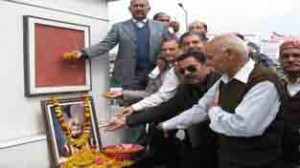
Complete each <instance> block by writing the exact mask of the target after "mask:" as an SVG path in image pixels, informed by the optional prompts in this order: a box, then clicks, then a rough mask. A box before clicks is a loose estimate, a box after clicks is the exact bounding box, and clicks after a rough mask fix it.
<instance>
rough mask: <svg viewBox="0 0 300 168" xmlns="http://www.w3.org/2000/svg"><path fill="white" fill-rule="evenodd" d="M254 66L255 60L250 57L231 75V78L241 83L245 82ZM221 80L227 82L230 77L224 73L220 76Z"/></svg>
mask: <svg viewBox="0 0 300 168" xmlns="http://www.w3.org/2000/svg"><path fill="white" fill-rule="evenodd" d="M254 66H255V62H254V61H253V60H252V59H251V58H250V59H249V60H248V61H247V62H246V64H245V65H244V66H243V67H242V68H241V69H240V70H239V71H238V72H237V73H236V74H235V75H234V76H233V78H232V79H236V80H238V81H240V82H243V83H247V82H248V79H249V76H250V73H251V72H252V70H253V69H254ZM221 80H222V81H223V82H224V83H227V82H229V81H230V80H231V79H230V78H229V77H228V75H227V74H224V75H223V76H222V77H221Z"/></svg>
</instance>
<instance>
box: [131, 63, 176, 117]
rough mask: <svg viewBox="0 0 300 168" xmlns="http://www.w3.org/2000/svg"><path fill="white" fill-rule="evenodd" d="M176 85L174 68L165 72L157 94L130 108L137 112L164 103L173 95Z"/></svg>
mask: <svg viewBox="0 0 300 168" xmlns="http://www.w3.org/2000/svg"><path fill="white" fill-rule="evenodd" d="M178 85H179V79H178V77H177V75H176V74H175V70H174V67H172V68H171V69H169V70H168V71H167V72H166V74H165V76H164V78H163V82H162V86H161V87H160V88H159V90H158V91H157V92H155V93H153V94H152V95H150V96H148V97H145V98H144V99H143V100H140V101H139V102H137V103H135V104H133V105H132V106H131V107H132V108H133V109H134V110H135V111H139V110H143V109H145V108H148V107H154V106H157V105H159V104H161V103H163V102H166V101H168V100H169V99H170V98H172V97H173V96H174V95H175V93H176V90H177V87H178Z"/></svg>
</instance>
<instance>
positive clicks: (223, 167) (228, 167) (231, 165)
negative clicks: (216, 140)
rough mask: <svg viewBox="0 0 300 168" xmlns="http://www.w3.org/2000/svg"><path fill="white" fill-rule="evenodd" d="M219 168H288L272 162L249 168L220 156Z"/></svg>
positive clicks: (249, 167)
mask: <svg viewBox="0 0 300 168" xmlns="http://www.w3.org/2000/svg"><path fill="white" fill-rule="evenodd" d="M218 168H286V167H282V166H281V165H280V164H279V161H277V160H276V161H272V162H269V163H264V164H261V165H255V166H248V165H244V164H243V163H235V162H231V161H229V160H228V159H227V157H226V156H224V155H222V154H219V162H218Z"/></svg>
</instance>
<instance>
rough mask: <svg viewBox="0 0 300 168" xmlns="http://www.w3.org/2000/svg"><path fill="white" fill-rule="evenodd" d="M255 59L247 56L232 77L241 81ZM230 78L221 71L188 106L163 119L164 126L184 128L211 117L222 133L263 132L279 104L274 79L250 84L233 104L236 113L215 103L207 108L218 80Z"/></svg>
mask: <svg viewBox="0 0 300 168" xmlns="http://www.w3.org/2000/svg"><path fill="white" fill-rule="evenodd" d="M254 64H255V63H254V61H253V60H252V59H250V60H249V61H248V62H247V63H246V64H245V65H244V66H243V67H242V68H241V69H240V70H239V71H238V72H237V73H236V74H235V75H234V77H233V78H234V79H236V80H239V81H241V82H243V83H247V82H248V78H249V75H250V73H251V72H252V70H253V69H254ZM221 80H222V81H223V82H225V83H226V82H229V80H230V79H229V78H228V76H227V75H223V76H222V77H221V79H220V80H219V81H217V82H216V83H215V84H214V85H213V86H212V87H211V88H210V89H209V90H208V91H207V93H206V94H205V95H204V96H203V97H202V98H201V99H200V100H199V101H198V104H196V105H194V106H193V107H192V108H190V109H189V110H186V111H184V112H183V113H181V114H180V115H178V116H176V117H174V118H172V119H170V120H168V121H165V122H164V123H163V124H162V127H163V129H164V130H170V129H176V128H177V129H186V128H187V127H189V126H191V125H192V124H196V123H199V122H201V121H204V120H207V119H209V120H210V128H211V129H212V130H213V131H215V132H217V133H221V134H225V135H227V136H236V137H251V136H259V135H262V134H263V133H264V131H265V129H266V128H267V127H268V126H269V125H270V123H271V122H272V121H273V120H274V119H275V117H276V115H277V113H278V111H279V106H280V96H279V93H278V92H277V90H276V87H275V85H274V84H273V83H271V82H269V81H263V82H260V83H258V84H256V85H255V86H254V87H252V88H251V89H250V90H249V91H248V92H247V93H246V94H245V96H244V98H243V100H242V101H241V102H240V104H239V105H238V106H237V107H236V108H235V113H233V114H232V113H229V112H226V111H224V110H223V109H222V108H221V107H219V106H216V107H212V108H210V109H208V107H207V104H208V103H209V102H211V101H212V100H214V99H215V96H216V95H217V93H218V92H219V84H220V81H221Z"/></svg>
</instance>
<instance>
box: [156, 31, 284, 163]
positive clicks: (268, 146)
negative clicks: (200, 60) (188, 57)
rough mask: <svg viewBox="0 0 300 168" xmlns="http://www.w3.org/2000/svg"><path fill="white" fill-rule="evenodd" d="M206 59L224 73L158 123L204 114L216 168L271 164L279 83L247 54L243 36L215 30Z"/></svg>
mask: <svg viewBox="0 0 300 168" xmlns="http://www.w3.org/2000/svg"><path fill="white" fill-rule="evenodd" d="M206 51H207V63H208V65H210V66H212V67H213V68H214V69H215V71H217V72H219V73H221V74H223V76H222V77H221V79H220V80H219V81H217V82H216V83H215V85H214V86H212V87H211V88H210V89H209V90H208V91H207V93H206V94H205V95H204V96H203V97H202V98H201V99H200V100H199V102H198V104H197V105H194V106H193V108H191V109H189V110H187V111H184V112H183V113H181V114H180V115H178V116H176V117H174V118H172V119H170V120H168V121H165V122H163V123H162V124H161V127H162V129H164V130H170V129H175V128H178V129H184V128H186V127H188V126H190V125H192V124H195V123H199V122H203V121H206V120H207V119H209V121H210V128H211V129H212V130H213V131H214V132H215V133H216V135H217V139H218V155H219V163H218V164H219V167H220V168H274V167H275V165H276V163H277V159H278V157H279V155H280V151H281V150H280V143H281V140H280V136H279V130H280V129H279V125H280V124H279V121H280V120H279V117H278V116H279V115H277V114H278V112H279V111H280V110H279V107H280V104H281V96H280V95H281V91H282V90H283V89H282V86H281V84H280V80H279V78H278V77H277V75H276V74H275V73H274V72H273V71H272V70H270V69H267V68H263V67H261V66H259V65H256V64H255V63H254V61H253V60H252V59H250V58H249V57H248V55H249V51H248V48H247V45H246V44H245V42H244V41H243V40H241V39H240V38H238V37H236V36H235V35H233V34H225V35H220V36H217V37H215V38H214V39H212V40H211V41H210V42H208V44H207V50H206Z"/></svg>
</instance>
